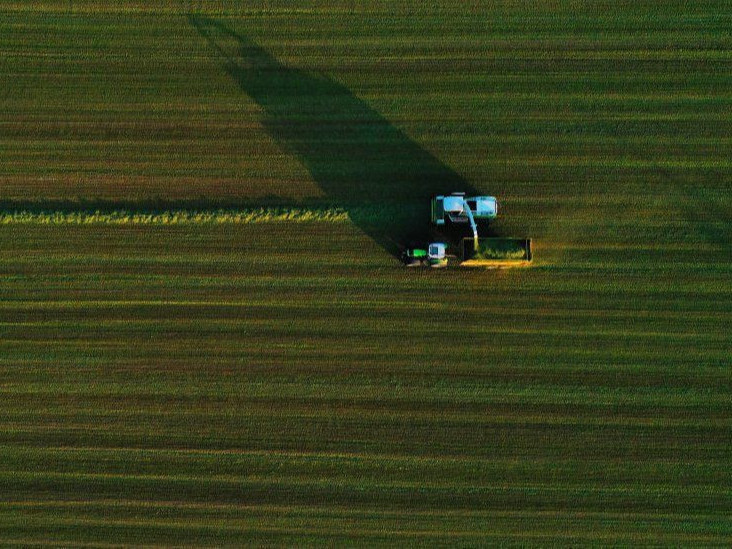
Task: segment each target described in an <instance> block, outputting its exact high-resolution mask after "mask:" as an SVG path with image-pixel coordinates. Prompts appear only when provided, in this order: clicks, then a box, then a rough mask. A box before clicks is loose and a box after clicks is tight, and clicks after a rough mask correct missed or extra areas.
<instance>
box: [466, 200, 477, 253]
mask: <svg viewBox="0 0 732 549" xmlns="http://www.w3.org/2000/svg"><path fill="white" fill-rule="evenodd" d="M463 208H465V215H467V216H468V220H469V221H470V228H471V229H473V241H474V242H475V249H476V250H477V249H478V248H479V247H480V246H479V245H478V225H477V224H476V223H475V218H474V217H473V212H472V211H471V210H470V206H469V205H468V202H467V200H463Z"/></svg>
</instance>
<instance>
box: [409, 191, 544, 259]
mask: <svg viewBox="0 0 732 549" xmlns="http://www.w3.org/2000/svg"><path fill="white" fill-rule="evenodd" d="M430 211H431V216H430V221H431V225H432V226H433V227H434V228H435V229H437V230H444V229H447V228H448V227H459V226H460V225H463V224H468V225H469V226H470V229H471V231H472V233H473V237H472V238H460V239H459V242H455V240H456V239H455V238H447V239H446V238H444V236H445V235H444V234H440V235H439V236H440V237H441V238H440V240H448V241H451V242H453V245H452V246H451V245H450V244H447V243H445V242H432V243H430V244H428V245H427V246H422V247H419V246H418V247H412V248H408V249H407V250H405V252H404V257H403V259H404V262H405V264H406V265H408V266H412V267H414V266H429V267H446V266H447V265H448V258H450V259H453V260H457V263H458V265H460V266H462V267H514V266H525V265H528V264H529V263H530V262H531V239H530V238H505V237H491V238H485V237H483V238H481V237H480V236H479V235H478V222H479V221H490V220H492V219H495V218H496V217H497V216H498V201H497V200H496V198H495V197H493V196H476V197H466V196H465V193H452V194H450V195H437V196H434V197H433V198H432V203H431V209H430ZM451 248H452V249H451ZM450 252H452V253H450Z"/></svg>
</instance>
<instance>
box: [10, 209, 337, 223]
mask: <svg viewBox="0 0 732 549" xmlns="http://www.w3.org/2000/svg"><path fill="white" fill-rule="evenodd" d="M349 220H350V217H349V213H348V211H347V210H345V209H342V208H324V209H317V208H316V209H308V208H255V209H245V210H211V211H189V210H172V211H165V212H155V213H145V212H131V211H126V210H117V211H111V212H100V211H96V212H83V211H78V212H58V211H57V212H30V211H19V212H6V213H0V225H222V224H234V225H248V224H253V223H284V222H287V223H311V222H321V223H322V222H325V223H346V222H348V221H349Z"/></svg>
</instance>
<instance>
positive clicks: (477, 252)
mask: <svg viewBox="0 0 732 549" xmlns="http://www.w3.org/2000/svg"><path fill="white" fill-rule="evenodd" d="M462 251H463V262H462V263H461V264H462V265H464V266H466V267H471V266H481V265H488V266H491V265H494V266H501V265H507V266H510V265H520V264H527V263H528V262H530V261H531V239H529V238H481V239H479V240H478V248H477V249H476V248H475V242H474V240H473V239H471V238H466V239H464V240H463V250H462Z"/></svg>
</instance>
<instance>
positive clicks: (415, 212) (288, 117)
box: [188, 15, 476, 255]
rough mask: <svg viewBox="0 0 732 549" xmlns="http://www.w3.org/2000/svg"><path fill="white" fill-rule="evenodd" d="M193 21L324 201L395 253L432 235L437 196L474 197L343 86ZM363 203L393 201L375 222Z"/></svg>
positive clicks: (219, 27) (223, 29)
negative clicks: (434, 197)
mask: <svg viewBox="0 0 732 549" xmlns="http://www.w3.org/2000/svg"><path fill="white" fill-rule="evenodd" d="M188 19H189V22H190V24H191V25H192V26H193V27H194V28H195V29H196V31H197V32H198V33H199V34H200V35H201V36H202V37H203V38H204V39H205V40H206V41H207V42H208V44H209V45H210V46H211V48H212V49H213V50H214V51H215V52H216V53H217V55H218V56H219V57H220V59H221V62H222V64H223V68H224V69H225V71H226V73H227V74H228V75H229V76H230V77H231V78H232V80H233V81H234V82H235V83H236V84H237V85H238V86H239V88H240V89H241V91H242V92H243V93H245V94H246V95H247V96H249V97H250V98H251V99H252V100H253V101H254V102H255V103H256V104H257V105H259V107H260V108H261V109H262V118H263V119H262V124H263V126H264V128H265V129H266V131H267V132H268V133H269V135H270V136H271V137H272V138H273V140H274V141H275V142H276V143H277V144H278V145H279V146H280V147H281V148H282V149H283V150H285V151H287V152H289V153H290V154H293V155H294V156H295V157H296V158H298V159H299V161H300V162H301V163H302V164H303V165H304V166H305V168H306V169H307V170H308V171H309V172H310V174H311V176H312V178H313V180H314V181H315V182H316V183H317V185H318V186H319V187H320V188H321V189H322V191H323V193H324V194H325V196H326V200H327V201H329V202H332V204H333V205H335V206H340V207H343V208H345V209H346V210H347V211H348V212H349V216H350V218H351V219H352V220H353V222H354V223H355V224H356V225H357V226H358V227H359V228H360V229H361V230H363V231H364V232H365V233H366V234H368V235H369V236H370V237H371V238H373V239H374V240H375V241H376V242H378V243H379V244H380V245H381V246H382V247H383V248H384V249H386V250H387V251H389V252H390V253H392V254H394V255H397V254H398V253H399V252H400V250H401V249H403V248H404V247H405V246H407V245H409V244H410V243H413V242H418V241H423V240H426V239H427V238H428V237H429V208H430V205H429V203H430V197H431V196H432V195H433V194H438V193H450V192H453V191H464V192H466V193H468V194H476V190H475V188H473V187H472V186H471V185H469V184H468V183H467V182H466V181H465V180H464V179H463V178H462V177H461V176H460V175H458V174H457V173H456V172H455V171H453V170H452V169H450V168H449V167H447V166H446V165H445V164H443V163H442V162H440V161H439V160H438V159H437V158H435V157H434V156H433V155H431V154H430V153H429V152H427V151H426V150H424V149H423V148H421V147H420V146H419V145H418V144H417V143H415V142H414V141H413V140H412V139H410V138H409V137H408V136H407V135H406V134H404V133H403V132H402V131H400V130H399V129H397V128H396V127H394V126H393V125H392V124H391V123H389V122H388V121H387V120H386V119H385V118H384V117H383V116H381V115H380V114H379V113H378V112H376V111H375V110H374V109H372V108H371V107H369V106H368V104H367V103H365V102H364V101H362V100H361V99H359V98H357V97H355V96H354V95H353V94H352V93H351V92H350V91H349V90H348V89H347V88H346V87H344V86H343V85H341V84H339V83H337V82H335V81H333V80H331V79H329V78H327V77H325V76H322V75H316V74H311V73H308V72H306V71H303V70H300V69H296V68H291V67H287V66H285V65H283V64H282V63H281V62H279V61H278V60H277V59H276V58H275V57H273V56H272V55H271V54H270V53H268V52H267V51H266V50H265V49H263V48H262V47H260V46H258V45H257V44H255V43H253V42H252V41H251V40H249V39H248V38H246V37H245V36H242V35H241V34H238V33H237V32H235V31H234V30H232V29H231V28H229V27H228V26H226V25H225V24H223V23H222V22H220V21H217V20H214V19H211V18H208V17H203V16H198V15H189V17H188ZM364 205H372V206H374V207H377V208H378V207H379V206H380V205H384V206H389V207H385V212H389V215H384V216H383V217H384V219H383V221H382V220H381V219H379V223H377V224H375V223H374V219H373V216H368V217H367V216H365V215H364V213H363V212H364V209H363V206H364ZM356 206H361V207H360V208H358V207H356Z"/></svg>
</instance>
